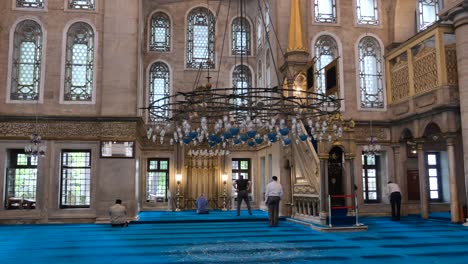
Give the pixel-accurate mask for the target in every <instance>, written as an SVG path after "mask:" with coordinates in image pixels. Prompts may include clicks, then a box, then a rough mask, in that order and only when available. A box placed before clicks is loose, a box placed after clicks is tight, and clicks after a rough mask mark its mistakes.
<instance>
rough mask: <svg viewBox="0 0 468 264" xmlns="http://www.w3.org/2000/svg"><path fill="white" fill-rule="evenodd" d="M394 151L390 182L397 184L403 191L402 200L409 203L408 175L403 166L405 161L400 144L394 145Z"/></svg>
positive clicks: (389, 176)
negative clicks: (402, 158) (401, 155)
mask: <svg viewBox="0 0 468 264" xmlns="http://www.w3.org/2000/svg"><path fill="white" fill-rule="evenodd" d="M392 149H393V174H390V175H388V180H389V181H392V182H396V183H397V184H398V186H400V189H401V191H402V194H401V196H402V197H401V199H402V201H403V202H406V201H408V189H407V186H406V185H407V182H406V180H405V179H406V177H405V175H406V173H405V166H402V164H403V161H402V160H401V157H400V153H401V152H400V150H401V147H400V144H394V145H393V146H392Z"/></svg>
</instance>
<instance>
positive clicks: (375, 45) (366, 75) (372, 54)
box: [358, 36, 384, 108]
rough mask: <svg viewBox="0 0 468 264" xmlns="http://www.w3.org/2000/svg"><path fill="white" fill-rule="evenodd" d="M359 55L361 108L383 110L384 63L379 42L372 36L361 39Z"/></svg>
mask: <svg viewBox="0 0 468 264" xmlns="http://www.w3.org/2000/svg"><path fill="white" fill-rule="evenodd" d="M358 49H359V50H358V53H359V90H360V99H361V108H383V107H384V95H383V93H384V89H383V80H382V78H383V63H382V60H383V58H382V50H381V48H380V44H379V42H378V41H377V40H376V39H375V38H373V37H370V36H366V37H364V38H362V39H361V41H360V42H359V46H358Z"/></svg>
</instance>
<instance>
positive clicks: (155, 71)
mask: <svg viewBox="0 0 468 264" xmlns="http://www.w3.org/2000/svg"><path fill="white" fill-rule="evenodd" d="M149 75H150V76H149V84H150V87H149V105H152V106H155V107H156V106H162V105H167V104H168V103H169V101H168V98H167V96H169V80H170V79H169V67H168V66H167V65H166V64H165V63H163V62H155V63H154V64H153V65H151V68H150V72H149ZM164 98H166V99H165V100H164ZM158 109H161V108H158ZM160 111H161V112H158V113H156V112H153V113H150V116H149V118H150V120H152V121H156V120H157V119H158V116H159V117H163V116H164V117H168V116H169V112H167V110H165V109H164V110H160Z"/></svg>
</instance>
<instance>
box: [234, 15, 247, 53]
mask: <svg viewBox="0 0 468 264" xmlns="http://www.w3.org/2000/svg"><path fill="white" fill-rule="evenodd" d="M230 25H231V31H230V32H231V37H230V38H231V55H245V56H249V55H252V23H251V22H250V20H249V19H247V18H246V17H240V16H237V17H234V18H233V19H232V21H231V23H230ZM236 33H245V36H241V40H240V41H239V40H238V36H237V34H236ZM244 37H245V51H244V49H243V47H242V46H243V43H242V42H243V41H244V40H243V39H242V38H244ZM239 44H240V45H239ZM239 46H240V47H239Z"/></svg>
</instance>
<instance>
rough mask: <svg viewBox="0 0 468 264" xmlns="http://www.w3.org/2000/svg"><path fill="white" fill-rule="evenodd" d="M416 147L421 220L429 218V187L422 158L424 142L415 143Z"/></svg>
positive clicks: (423, 158)
mask: <svg viewBox="0 0 468 264" xmlns="http://www.w3.org/2000/svg"><path fill="white" fill-rule="evenodd" d="M417 144H418V145H417V147H418V169H419V193H420V195H419V196H420V198H419V199H420V203H421V204H420V206H421V218H424V219H427V218H429V193H428V190H429V187H428V179H427V173H426V162H425V157H424V149H423V147H424V142H421V141H419V142H417Z"/></svg>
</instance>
